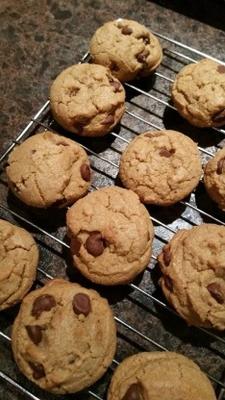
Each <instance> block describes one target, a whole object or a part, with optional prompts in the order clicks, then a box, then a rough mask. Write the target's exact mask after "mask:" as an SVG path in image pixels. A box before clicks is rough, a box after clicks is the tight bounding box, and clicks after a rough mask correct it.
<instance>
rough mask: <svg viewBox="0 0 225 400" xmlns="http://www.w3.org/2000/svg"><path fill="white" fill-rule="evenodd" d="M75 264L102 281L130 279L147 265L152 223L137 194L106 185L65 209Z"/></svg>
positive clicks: (116, 282) (112, 283)
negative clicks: (66, 210)
mask: <svg viewBox="0 0 225 400" xmlns="http://www.w3.org/2000/svg"><path fill="white" fill-rule="evenodd" d="M67 227H68V233H69V235H70V237H71V252H72V256H73V261H74V265H75V266H76V267H77V268H78V269H79V270H80V272H81V273H82V274H83V275H84V276H85V277H86V278H88V279H90V280H91V281H93V282H95V283H99V284H103V285H116V284H124V283H128V282H130V281H131V280H132V279H133V278H134V277H135V276H136V275H138V274H139V273H140V272H142V271H143V270H144V269H145V267H147V264H148V262H149V261H150V257H151V247H152V239H153V235H154V231H153V225H152V222H151V220H150V216H149V214H148V212H147V210H146V209H145V207H144V206H143V205H142V204H141V203H140V201H139V199H138V196H137V195H136V194H135V193H133V192H132V191H130V190H126V189H122V188H119V187H114V186H112V187H108V188H103V189H100V190H97V191H95V192H92V193H90V194H88V195H87V196H86V197H84V198H83V199H81V200H79V201H78V202H77V203H76V204H74V205H73V206H72V207H71V208H70V209H69V210H68V212H67Z"/></svg>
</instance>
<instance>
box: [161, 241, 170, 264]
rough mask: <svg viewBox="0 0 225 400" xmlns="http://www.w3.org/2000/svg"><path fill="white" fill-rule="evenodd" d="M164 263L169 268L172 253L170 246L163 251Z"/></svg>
mask: <svg viewBox="0 0 225 400" xmlns="http://www.w3.org/2000/svg"><path fill="white" fill-rule="evenodd" d="M163 261H164V264H165V266H166V267H168V265H169V264H170V261H171V252H170V247H169V246H165V247H164V249H163Z"/></svg>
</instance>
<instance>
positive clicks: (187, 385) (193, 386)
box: [107, 351, 216, 400]
mask: <svg viewBox="0 0 225 400" xmlns="http://www.w3.org/2000/svg"><path fill="white" fill-rule="evenodd" d="M107 400H216V396H215V393H214V390H213V387H212V385H211V383H210V381H209V379H208V378H207V376H206V375H205V374H204V373H203V372H202V371H201V370H200V368H199V367H198V365H197V364H195V363H194V362H193V361H192V360H190V359H189V358H187V357H185V356H183V355H181V354H178V353H172V352H160V351H157V352H151V353H148V352H146V353H139V354H135V355H133V356H131V357H128V358H126V359H125V360H124V361H123V362H122V363H121V364H120V365H119V367H118V368H117V369H116V371H115V372H114V375H113V378H112V381H111V384H110V387H109V391H108V396H107Z"/></svg>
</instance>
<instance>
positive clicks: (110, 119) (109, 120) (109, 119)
mask: <svg viewBox="0 0 225 400" xmlns="http://www.w3.org/2000/svg"><path fill="white" fill-rule="evenodd" d="M113 123H114V116H113V115H112V114H109V115H108V116H107V117H106V118H105V119H104V120H103V121H102V122H101V124H102V125H111V124H113Z"/></svg>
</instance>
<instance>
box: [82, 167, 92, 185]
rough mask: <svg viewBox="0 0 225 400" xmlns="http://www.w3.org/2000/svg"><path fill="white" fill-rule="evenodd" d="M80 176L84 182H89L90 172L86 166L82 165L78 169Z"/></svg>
mask: <svg viewBox="0 0 225 400" xmlns="http://www.w3.org/2000/svg"><path fill="white" fill-rule="evenodd" d="M80 174H81V176H82V178H83V180H84V181H86V182H89V181H90V179H91V170H90V167H89V165H88V164H82V165H81V167H80Z"/></svg>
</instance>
